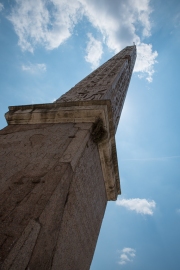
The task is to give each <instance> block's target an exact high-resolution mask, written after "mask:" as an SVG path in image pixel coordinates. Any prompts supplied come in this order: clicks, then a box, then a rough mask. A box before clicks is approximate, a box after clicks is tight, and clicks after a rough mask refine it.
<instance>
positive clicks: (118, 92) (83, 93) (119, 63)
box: [56, 46, 136, 130]
mask: <svg viewBox="0 0 180 270" xmlns="http://www.w3.org/2000/svg"><path fill="white" fill-rule="evenodd" d="M135 59H136V47H135V46H133V47H126V48H125V49H124V50H122V51H121V52H120V53H118V54H117V55H115V56H114V57H113V58H111V59H110V60H109V61H107V62H106V63H105V64H104V65H102V66H101V67H99V68H98V69H97V70H95V71H94V72H92V73H91V74H90V75H89V76H87V77H86V78H85V79H84V80H82V81H81V82H79V83H78V84H76V85H75V86H74V87H73V88H71V89H70V90H69V91H68V92H67V93H66V94H64V95H62V96H61V97H60V98H59V99H57V100H56V103H62V102H70V101H79V100H102V99H109V100H111V105H112V112H113V122H114V127H115V130H116V128H117V125H118V122H119V118H120V114H121V111H122V107H123V104H124V100H125V97H126V92H127V89H128V85H129V82H130V78H131V74H132V69H133V67H134V63H135Z"/></svg>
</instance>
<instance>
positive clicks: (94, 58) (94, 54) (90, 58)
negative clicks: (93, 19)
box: [85, 33, 103, 69]
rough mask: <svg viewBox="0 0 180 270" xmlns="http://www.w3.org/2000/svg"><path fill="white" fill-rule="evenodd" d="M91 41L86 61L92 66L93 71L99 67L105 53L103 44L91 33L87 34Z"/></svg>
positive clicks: (88, 44)
mask: <svg viewBox="0 0 180 270" xmlns="http://www.w3.org/2000/svg"><path fill="white" fill-rule="evenodd" d="M87 36H88V38H89V41H88V43H87V47H86V56H85V60H86V61H87V62H89V63H90V64H91V65H92V69H94V68H97V67H98V66H99V61H100V59H101V56H102V53H103V47H102V43H101V42H100V41H99V40H96V39H95V38H94V37H93V36H92V34H91V33H88V34H87Z"/></svg>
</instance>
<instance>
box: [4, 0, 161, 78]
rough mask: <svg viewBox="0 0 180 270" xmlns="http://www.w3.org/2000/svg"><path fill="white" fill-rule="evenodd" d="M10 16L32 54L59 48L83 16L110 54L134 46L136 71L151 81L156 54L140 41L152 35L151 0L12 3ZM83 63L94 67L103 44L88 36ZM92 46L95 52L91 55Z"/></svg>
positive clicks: (22, 0) (24, 47) (21, 43)
mask: <svg viewBox="0 0 180 270" xmlns="http://www.w3.org/2000/svg"><path fill="white" fill-rule="evenodd" d="M15 1H16V5H15V7H14V8H13V10H12V12H11V14H10V15H9V20H10V21H11V22H12V23H13V25H14V29H15V31H16V33H17V35H18V37H19V46H20V47H21V49H22V50H28V51H30V52H33V50H34V48H35V47H36V46H37V45H42V46H44V47H45V48H46V49H48V50H52V49H54V48H57V47H59V46H60V45H61V44H62V43H63V42H65V41H66V40H67V39H68V38H69V37H70V36H71V35H72V34H73V29H74V26H75V25H76V24H77V23H78V22H79V21H80V20H81V18H82V17H83V16H85V17H86V18H87V19H88V20H89V22H90V23H91V25H92V26H93V27H94V29H95V30H97V31H98V32H99V33H101V36H102V41H103V43H104V44H105V45H107V46H108V47H109V49H110V50H112V51H113V52H115V53H116V52H118V51H119V50H121V49H122V48H124V47H125V46H127V45H131V44H133V42H135V43H136V44H137V49H138V50H137V51H138V56H137V64H136V67H135V72H141V74H140V75H141V77H142V76H146V79H147V80H148V81H149V82H151V81H152V75H153V73H154V64H155V63H156V60H155V59H156V58H157V52H153V50H152V45H151V44H146V43H145V42H144V41H143V40H144V38H145V37H148V36H150V34H151V22H150V14H151V12H152V10H151V8H150V0H136V1H134V0H126V2H124V0H115V1H109V0H101V1H96V0H68V1H66V0H61V1H59V0H49V1H45V0H38V1H36V0H31V1H29V0H15ZM88 38H89V41H88V46H87V47H88V48H87V50H88V51H87V50H86V56H85V59H86V61H88V62H90V63H91V64H92V65H93V66H97V65H98V63H99V60H100V58H101V55H102V44H101V42H100V41H97V40H95V39H94V38H93V36H89V35H88ZM94 44H97V45H98V46H97V50H96V51H95V55H94V54H93V52H94Z"/></svg>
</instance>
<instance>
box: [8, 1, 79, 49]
mask: <svg viewBox="0 0 180 270" xmlns="http://www.w3.org/2000/svg"><path fill="white" fill-rule="evenodd" d="M79 8H80V4H79V1H73V0H69V1H66V0H61V1H58V0H50V1H45V0H38V1H36V0H31V1H29V0H16V6H15V7H14V9H13V10H12V12H11V14H10V15H9V17H8V18H9V20H10V21H11V22H12V23H13V25H14V29H15V31H16V33H17V35H18V36H19V46H20V47H21V48H22V50H23V51H25V50H28V51H30V52H33V50H34V47H35V46H36V45H37V44H40V45H43V46H44V47H45V48H46V49H49V50H52V49H55V48H57V47H58V46H60V45H61V44H62V43H63V42H64V41H65V40H66V39H67V38H69V37H70V36H71V31H72V29H73V26H74V25H75V24H76V23H77V19H78V17H79V12H78V9H79Z"/></svg>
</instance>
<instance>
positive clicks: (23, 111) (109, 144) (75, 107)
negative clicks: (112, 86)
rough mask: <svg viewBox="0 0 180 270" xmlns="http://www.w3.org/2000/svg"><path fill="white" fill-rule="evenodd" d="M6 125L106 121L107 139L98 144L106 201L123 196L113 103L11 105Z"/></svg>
mask: <svg viewBox="0 0 180 270" xmlns="http://www.w3.org/2000/svg"><path fill="white" fill-rule="evenodd" d="M5 117H6V120H7V123H8V124H9V125H13V124H18V125H19V124H45V123H47V124H50V123H68V122H73V123H87V122H92V123H94V122H95V121H97V120H98V119H101V120H102V121H103V125H104V128H105V130H106V131H107V136H106V137H105V138H104V139H103V140H102V141H100V142H98V143H97V144H98V150H99V156H100V160H101V167H102V172H103V177H104V183H105V188H106V193H107V199H108V200H109V201H110V200H116V199H117V195H118V194H121V190H120V178H119V170H118V162H117V153H116V143H115V131H114V125H113V116H112V109H111V101H110V100H89V101H72V102H63V103H48V104H35V105H22V106H10V107H9V112H7V113H6V114H5Z"/></svg>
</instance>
